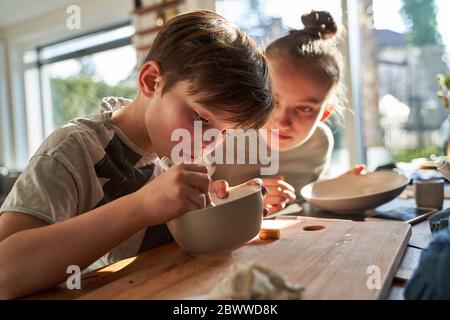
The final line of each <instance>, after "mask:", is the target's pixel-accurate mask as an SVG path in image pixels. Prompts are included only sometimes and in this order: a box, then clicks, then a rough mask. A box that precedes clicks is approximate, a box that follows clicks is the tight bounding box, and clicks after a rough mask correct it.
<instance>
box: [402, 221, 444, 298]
mask: <svg viewBox="0 0 450 320" xmlns="http://www.w3.org/2000/svg"><path fill="white" fill-rule="evenodd" d="M405 299H407V300H443V299H445V300H448V299H450V229H445V230H442V231H440V232H438V233H436V236H435V239H434V240H433V242H432V243H431V244H430V246H429V247H428V248H427V249H426V250H424V252H423V253H422V255H421V257H420V264H419V267H418V268H417V270H416V271H415V273H414V275H413V277H412V278H411V280H410V281H409V282H408V283H407V285H406V288H405Z"/></svg>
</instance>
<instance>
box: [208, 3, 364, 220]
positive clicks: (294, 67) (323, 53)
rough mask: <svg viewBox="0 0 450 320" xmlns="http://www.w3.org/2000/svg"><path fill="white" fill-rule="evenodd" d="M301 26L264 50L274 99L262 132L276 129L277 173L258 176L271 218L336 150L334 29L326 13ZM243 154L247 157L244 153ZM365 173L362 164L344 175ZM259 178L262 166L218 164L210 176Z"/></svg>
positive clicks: (337, 62) (306, 17)
mask: <svg viewBox="0 0 450 320" xmlns="http://www.w3.org/2000/svg"><path fill="white" fill-rule="evenodd" d="M302 22H303V24H304V26H305V28H304V29H302V30H293V31H291V32H290V33H289V34H288V35H286V36H284V37H282V38H280V39H277V40H275V41H274V42H272V43H271V44H270V45H269V46H268V47H267V50H266V52H267V56H268V59H269V62H270V66H271V76H272V81H273V86H274V92H275V95H276V110H275V112H274V114H273V116H272V118H271V120H270V121H269V122H268V123H267V125H266V127H267V128H272V129H279V146H278V150H279V173H280V176H276V177H262V178H263V182H264V184H265V186H266V187H267V189H268V195H267V197H266V198H265V200H264V202H265V207H266V209H268V211H269V214H271V213H275V212H277V211H279V210H280V209H282V208H284V207H285V205H286V203H287V202H289V201H292V200H295V199H296V196H297V195H296V193H297V194H298V192H299V191H300V190H301V188H302V187H303V186H305V185H306V184H308V183H310V182H312V181H315V180H317V179H318V178H319V177H320V175H321V174H322V173H323V172H324V170H325V169H326V168H327V166H328V164H329V162H330V159H331V152H332V150H333V145H334V140H333V135H332V132H331V130H330V128H329V127H328V126H327V125H326V124H325V122H326V121H327V120H328V119H329V117H330V116H331V115H332V114H333V112H336V111H339V110H337V109H338V106H337V105H333V104H332V103H331V101H332V97H333V96H336V92H337V88H338V86H339V83H340V80H341V77H342V67H341V54H340V53H339V51H338V49H337V45H336V41H335V37H336V34H337V32H338V28H337V25H336V23H335V21H334V19H333V17H332V16H331V14H330V13H328V12H324V11H321V12H318V11H312V12H311V13H309V14H306V15H303V16H302ZM268 145H270V140H269V143H268ZM272 148H274V147H272ZM245 152H247V154H248V148H247V150H246V151H245ZM258 163H259V162H258ZM363 170H364V166H362V165H360V166H356V167H355V168H353V169H352V170H350V171H349V172H348V173H356V174H359V173H361V172H362V171H363ZM257 176H260V165H239V166H236V165H226V164H224V165H216V169H215V172H214V179H225V180H228V181H229V182H230V183H231V184H232V185H237V184H240V183H242V182H244V181H247V180H249V179H251V178H254V177H257Z"/></svg>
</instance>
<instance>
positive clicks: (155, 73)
mask: <svg viewBox="0 0 450 320" xmlns="http://www.w3.org/2000/svg"><path fill="white" fill-rule="evenodd" d="M160 83H161V66H160V65H159V63H157V62H156V61H152V60H151V61H147V62H146V63H145V64H144V65H143V66H142V67H141V69H140V70H139V90H140V91H141V92H142V93H143V94H144V96H146V97H151V96H153V94H154V93H155V91H156V89H157V88H158V86H159V85H160Z"/></svg>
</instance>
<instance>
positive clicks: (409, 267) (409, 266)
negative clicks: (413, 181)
mask: <svg viewBox="0 0 450 320" xmlns="http://www.w3.org/2000/svg"><path fill="white" fill-rule="evenodd" d="M448 190H449V188H448V186H446V191H448ZM411 193H412V188H411V187H408V189H407V190H405V192H404V193H403V194H402V196H400V197H399V198H397V199H395V200H393V201H391V202H390V203H387V204H386V205H384V206H383V207H389V208H390V207H392V208H395V207H414V206H415V200H414V199H412V198H411ZM449 207H450V199H446V200H445V201H444V208H449ZM299 214H300V215H304V216H309V217H321V218H330V219H336V218H340V219H349V220H355V221H376V220H383V219H377V218H372V217H370V216H369V217H367V216H360V217H355V216H352V215H337V214H332V213H329V212H323V211H320V210H318V209H316V208H312V207H310V206H309V205H305V206H303V210H302V212H300V213H299ZM383 221H385V220H383ZM432 240H433V237H432V234H431V231H430V227H429V223H428V221H426V220H425V221H423V222H421V223H418V224H416V225H414V226H412V236H411V238H410V240H409V243H408V247H407V249H406V252H405V254H404V256H403V259H402V261H401V263H400V267H399V269H398V271H397V273H396V275H395V278H394V281H393V283H392V287H391V291H390V293H389V297H388V299H390V300H404V296H403V293H404V288H405V284H406V282H407V281H408V280H409V279H411V277H412V275H413V273H414V271H415V269H416V268H417V266H418V265H419V260H420V256H421V254H422V251H423V250H424V249H425V248H427V247H428V245H429V244H430V242H431V241H432Z"/></svg>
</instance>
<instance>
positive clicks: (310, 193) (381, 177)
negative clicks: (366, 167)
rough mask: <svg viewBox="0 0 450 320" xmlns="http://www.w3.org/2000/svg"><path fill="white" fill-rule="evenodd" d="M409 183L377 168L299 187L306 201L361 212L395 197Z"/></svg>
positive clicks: (341, 210)
mask: <svg viewBox="0 0 450 320" xmlns="http://www.w3.org/2000/svg"><path fill="white" fill-rule="evenodd" d="M408 184H409V178H407V177H406V176H404V175H401V174H398V173H395V172H390V171H381V172H373V173H368V174H365V175H343V176H340V177H338V178H336V179H331V180H324V181H319V182H314V183H311V184H309V185H307V186H305V187H304V188H303V189H302V190H301V194H302V196H303V198H305V200H306V201H308V202H309V203H311V204H312V205H314V206H315V207H318V208H320V209H323V210H326V211H330V212H337V213H363V212H364V211H366V210H371V209H374V208H376V207H378V206H380V205H382V204H385V203H387V202H389V201H391V200H393V199H395V198H396V197H398V196H399V195H400V194H401V193H402V192H403V190H404V189H405V188H406V186H407V185H408Z"/></svg>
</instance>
